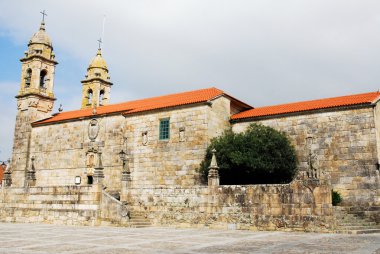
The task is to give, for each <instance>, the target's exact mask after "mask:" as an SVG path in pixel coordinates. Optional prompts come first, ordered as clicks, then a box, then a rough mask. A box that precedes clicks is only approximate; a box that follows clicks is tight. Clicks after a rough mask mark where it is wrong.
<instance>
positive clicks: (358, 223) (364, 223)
mask: <svg viewBox="0 0 380 254" xmlns="http://www.w3.org/2000/svg"><path fill="white" fill-rule="evenodd" d="M339 225H340V226H376V222H374V221H347V222H342V221H340V223H339Z"/></svg>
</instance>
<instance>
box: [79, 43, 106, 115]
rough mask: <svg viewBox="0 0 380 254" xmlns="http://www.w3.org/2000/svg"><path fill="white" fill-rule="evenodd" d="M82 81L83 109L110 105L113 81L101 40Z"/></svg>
mask: <svg viewBox="0 0 380 254" xmlns="http://www.w3.org/2000/svg"><path fill="white" fill-rule="evenodd" d="M81 82H82V107H81V108H82V109H85V108H92V107H98V106H104V105H108V104H109V101H110V92H111V86H112V83H111V81H110V76H109V74H108V67H107V63H106V61H105V60H104V58H103V56H102V49H101V40H99V48H98V52H97V53H96V56H95V57H94V58H93V59H92V60H91V62H90V65H89V66H88V68H87V74H86V76H85V79H84V80H82V81H81Z"/></svg>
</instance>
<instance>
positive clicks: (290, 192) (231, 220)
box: [128, 180, 332, 231]
mask: <svg viewBox="0 0 380 254" xmlns="http://www.w3.org/2000/svg"><path fill="white" fill-rule="evenodd" d="M128 197H129V200H128V202H129V206H130V207H131V209H133V210H135V211H139V212H145V213H146V214H147V215H148V218H149V219H150V220H151V222H152V223H153V224H154V225H161V226H182V227H210V228H222V229H251V230H303V231H326V230H328V229H330V228H331V227H332V206H331V187H329V185H328V184H324V183H322V184H321V183H320V181H319V180H304V181H301V180H297V181H293V182H292V183H290V184H275V185H246V186H219V187H214V188H209V187H207V186H206V187H204V186H195V187H193V188H187V189H182V188H175V187H172V188H144V189H140V188H139V189H130V190H129V194H128Z"/></svg>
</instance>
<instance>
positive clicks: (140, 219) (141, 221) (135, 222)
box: [129, 211, 152, 228]
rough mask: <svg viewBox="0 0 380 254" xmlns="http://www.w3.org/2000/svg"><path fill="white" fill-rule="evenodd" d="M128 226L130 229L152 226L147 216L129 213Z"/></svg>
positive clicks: (136, 212) (139, 213)
mask: <svg viewBox="0 0 380 254" xmlns="http://www.w3.org/2000/svg"><path fill="white" fill-rule="evenodd" d="M129 216H130V219H129V224H130V227H131V228H146V227H150V226H152V224H151V223H150V221H149V219H148V218H147V215H146V214H145V213H143V212H138V211H130V214H129Z"/></svg>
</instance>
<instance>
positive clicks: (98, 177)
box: [94, 151, 104, 185]
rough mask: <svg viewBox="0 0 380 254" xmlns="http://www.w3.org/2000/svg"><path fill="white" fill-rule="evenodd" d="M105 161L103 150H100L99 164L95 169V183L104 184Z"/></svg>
mask: <svg viewBox="0 0 380 254" xmlns="http://www.w3.org/2000/svg"><path fill="white" fill-rule="evenodd" d="M103 169H104V167H103V163H102V152H100V151H99V152H98V166H97V167H95V170H94V183H95V184H98V185H102V184H103V179H104V173H103Z"/></svg>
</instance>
